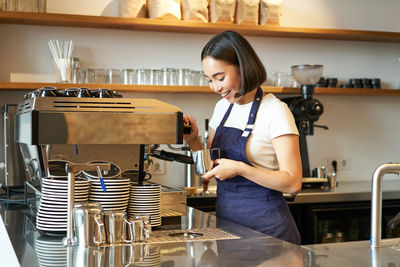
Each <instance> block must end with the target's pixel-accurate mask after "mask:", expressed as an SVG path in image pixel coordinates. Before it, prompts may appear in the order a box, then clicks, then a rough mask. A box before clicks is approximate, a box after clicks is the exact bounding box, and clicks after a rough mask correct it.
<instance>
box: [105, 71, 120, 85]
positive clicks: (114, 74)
mask: <svg viewBox="0 0 400 267" xmlns="http://www.w3.org/2000/svg"><path fill="white" fill-rule="evenodd" d="M107 78H108V79H107V82H108V83H122V77H121V70H118V69H109V70H108V77H107Z"/></svg>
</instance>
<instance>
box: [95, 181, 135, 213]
mask: <svg viewBox="0 0 400 267" xmlns="http://www.w3.org/2000/svg"><path fill="white" fill-rule="evenodd" d="M103 181H104V184H105V186H106V191H103V188H102V187H101V183H100V180H99V179H98V178H91V179H90V195H89V200H91V201H96V202H99V203H100V204H101V207H102V208H103V210H126V208H127V206H128V201H129V189H130V188H129V182H130V180H129V178H104V179H103Z"/></svg>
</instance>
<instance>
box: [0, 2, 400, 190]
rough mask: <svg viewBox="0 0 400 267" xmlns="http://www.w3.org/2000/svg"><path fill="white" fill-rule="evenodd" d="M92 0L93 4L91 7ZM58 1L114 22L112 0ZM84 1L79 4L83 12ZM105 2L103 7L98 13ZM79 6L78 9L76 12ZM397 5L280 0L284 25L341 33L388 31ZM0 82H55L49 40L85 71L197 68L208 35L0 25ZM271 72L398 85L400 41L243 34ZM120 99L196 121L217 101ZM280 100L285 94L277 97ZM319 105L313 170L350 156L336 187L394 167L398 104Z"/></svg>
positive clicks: (329, 100) (9, 98) (11, 96)
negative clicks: (152, 104)
mask: <svg viewBox="0 0 400 267" xmlns="http://www.w3.org/2000/svg"><path fill="white" fill-rule="evenodd" d="M93 1H94V0H92V2H93ZM61 2H63V3H64V5H65V4H66V3H68V5H67V6H68V8H67V7H63V10H66V11H68V12H72V11H71V10H72V7H73V8H74V10H75V11H76V13H82V14H90V13H91V12H92V13H94V14H96V13H99V12H100V14H105V15H116V14H117V13H116V12H117V11H116V10H117V9H116V8H115V5H116V1H108V2H107V1H106V0H104V1H98V2H96V3H97V4H96V8H94V9H93V10H92V9H91V8H88V7H87V6H86V7H85V8H83V7H82V5H73V3H74V2H73V1H61V0H57V1H56V0H48V6H49V11H51V10H52V9H53V11H57V12H61V11H62V10H56V7H57V6H60V5H59V4H60V3H61ZM88 2H90V1H85V3H86V5H88V4H87V3H88ZM101 5H103V9H101V8H99V6H101ZM78 7H79V8H81V10H77V9H78ZM398 10H400V2H398V1H396V0H385V1H372V0H353V1H346V0H302V1H300V0H287V1H286V2H285V8H284V13H283V17H282V25H283V26H299V27H318V28H332V27H333V28H334V27H340V28H347V29H365V30H386V31H396V32H398V31H399V29H400V20H398V19H396V18H397V17H396V14H395V13H396V12H398ZM0 36H2V38H1V42H0V48H1V49H0V58H1V59H2V63H0V81H9V80H10V79H11V78H10V77H12V80H15V81H16V80H20V81H22V80H24V79H26V78H24V77H25V76H26V74H30V77H29V80H30V81H32V80H34V79H35V80H37V81H40V80H42V81H54V79H55V75H54V67H53V62H52V58H51V54H50V51H49V49H48V46H47V41H48V40H49V39H52V38H54V39H61V40H74V42H75V44H76V46H75V50H74V56H77V57H79V58H80V60H81V64H82V65H83V67H98V68H128V67H129V68H144V67H146V68H158V67H164V66H171V67H178V68H179V67H187V68H192V69H200V68H201V64H200V51H201V48H202V47H203V46H204V44H205V43H206V42H207V41H208V40H209V39H210V38H211V37H212V35H209V34H189V33H162V32H142V31H126V30H111V29H91V28H72V27H71V28H68V27H45V26H29V25H7V24H0ZM248 40H249V41H250V42H251V44H252V45H253V46H254V48H255V49H256V51H257V53H258V54H259V56H260V58H261V60H262V61H263V63H264V64H265V66H266V68H267V69H268V70H269V71H273V70H276V71H289V69H290V66H291V65H294V64H306V63H319V64H323V65H324V76H330V77H338V78H339V79H340V80H342V81H343V80H347V79H349V78H352V77H370V78H372V77H379V78H381V79H382V80H383V87H385V88H393V89H395V88H399V81H400V78H399V73H400V63H399V61H398V58H399V56H400V44H399V43H375V42H351V41H328V40H304V39H285V38H264V37H248ZM23 93H24V92H10V91H2V92H0V104H1V105H2V104H4V103H16V102H18V101H20V100H21V97H22V95H23ZM124 96H126V97H146V98H148V97H151V98H157V99H160V100H163V101H166V102H168V103H171V104H175V105H177V106H179V107H181V108H182V110H183V111H184V112H185V113H190V114H194V115H195V117H196V118H197V120H198V121H199V122H200V126H201V132H203V129H204V128H203V127H204V126H203V124H204V123H203V121H204V119H205V118H208V117H210V116H211V113H212V109H213V106H214V104H215V102H216V101H217V100H218V96H216V95H212V94H210V95H208V94H155V93H153V94H150V93H126V94H124ZM283 97H284V96H283ZM316 98H318V99H319V100H321V102H322V103H323V104H324V106H325V112H324V114H323V115H322V116H321V118H320V120H319V121H318V122H317V124H323V125H327V126H328V127H329V130H327V131H325V130H322V129H318V128H317V129H315V135H314V136H309V137H307V138H308V143H309V153H310V162H311V168H314V167H317V166H319V165H322V164H326V160H327V158H329V157H347V158H350V159H351V165H352V166H351V169H350V170H346V171H339V175H338V176H339V181H349V180H370V179H371V176H372V172H373V170H374V168H375V167H376V166H377V165H378V164H380V163H382V162H386V161H399V159H400V142H399V141H398V133H399V130H400V116H399V111H400V105H399V103H400V98H399V97H384V96H376V97H372V96H316ZM183 174H184V170H183V165H182V164H180V163H168V166H167V174H166V175H164V176H161V177H155V180H156V181H160V182H163V183H165V184H169V185H173V186H183V184H184V183H183V181H184V178H183Z"/></svg>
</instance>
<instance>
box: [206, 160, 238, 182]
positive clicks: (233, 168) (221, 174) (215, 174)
mask: <svg viewBox="0 0 400 267" xmlns="http://www.w3.org/2000/svg"><path fill="white" fill-rule="evenodd" d="M241 165H242V162H240V161H236V160H231V159H224V158H222V159H217V160H215V161H214V166H215V167H213V168H212V169H211V170H209V171H208V172H207V173H205V174H204V175H203V176H201V178H203V179H206V180H210V179H211V178H216V179H219V180H226V179H229V178H232V177H235V176H236V175H238V174H239V170H240V166H241Z"/></svg>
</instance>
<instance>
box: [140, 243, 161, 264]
mask: <svg viewBox="0 0 400 267" xmlns="http://www.w3.org/2000/svg"><path fill="white" fill-rule="evenodd" d="M146 249H147V253H146V255H144V256H143V260H142V261H141V262H139V263H135V266H137V267H139V266H140V267H147V266H161V252H160V247H159V246H158V245H151V246H149V247H147V248H146Z"/></svg>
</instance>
